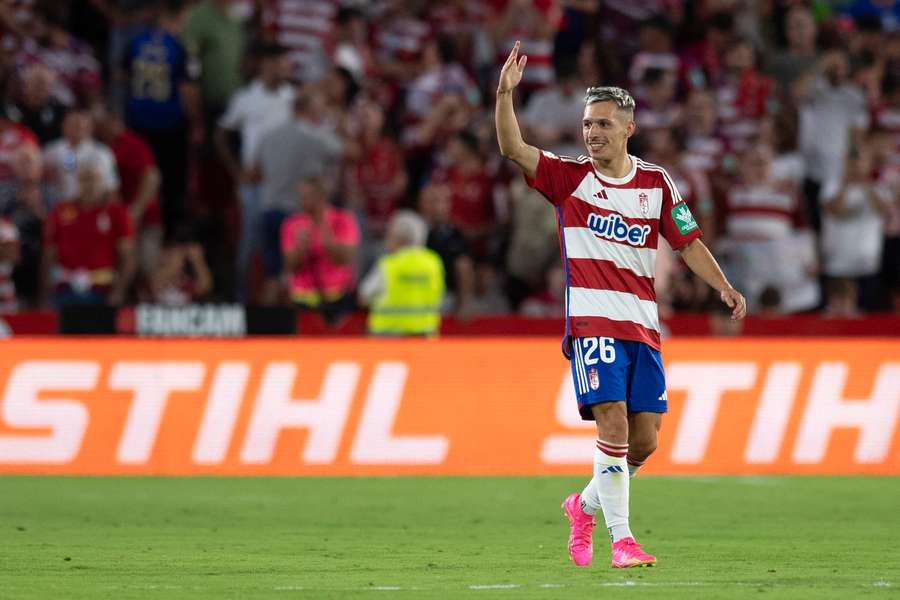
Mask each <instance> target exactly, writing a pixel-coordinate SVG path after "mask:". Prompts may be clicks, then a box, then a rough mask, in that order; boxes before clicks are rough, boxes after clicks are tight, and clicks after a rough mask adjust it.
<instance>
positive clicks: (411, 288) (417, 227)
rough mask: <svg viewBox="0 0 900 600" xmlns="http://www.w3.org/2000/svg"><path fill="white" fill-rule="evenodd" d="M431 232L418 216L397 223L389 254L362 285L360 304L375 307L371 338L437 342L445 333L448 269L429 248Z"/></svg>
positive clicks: (403, 213) (404, 215)
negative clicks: (442, 328) (433, 339)
mask: <svg viewBox="0 0 900 600" xmlns="http://www.w3.org/2000/svg"><path fill="white" fill-rule="evenodd" d="M427 231H428V228H427V225H426V224H425V222H424V221H423V220H422V218H421V217H420V216H419V215H417V214H416V213H414V212H412V211H408V210H400V211H397V212H396V213H395V214H394V216H393V217H391V221H390V223H389V224H388V229H387V235H386V236H385V250H386V254H385V255H384V256H382V257H381V258H380V259H378V262H377V263H376V265H375V266H374V267H373V268H372V270H371V271H369V273H368V274H367V275H366V277H365V278H364V279H363V281H362V283H360V285H359V303H360V304H362V305H368V306H369V307H370V308H369V320H368V330H369V333H371V334H373V335H392V336H404V335H426V336H433V335H436V334H437V333H438V331H439V330H440V326H441V301H442V298H443V295H444V266H443V263H442V262H441V258H440V256H438V255H437V253H435V252H434V251H433V250H431V249H429V248H426V247H424V246H425V238H426V235H427Z"/></svg>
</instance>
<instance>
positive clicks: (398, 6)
mask: <svg viewBox="0 0 900 600" xmlns="http://www.w3.org/2000/svg"><path fill="white" fill-rule="evenodd" d="M374 10H375V15H374V19H373V21H372V37H373V38H374V39H373V42H374V53H375V65H376V69H377V72H378V74H379V75H380V76H381V78H382V79H383V82H384V87H385V88H386V89H384V90H383V92H384V94H385V96H386V98H387V100H388V102H389V103H390V104H393V101H394V100H395V99H396V96H397V95H398V94H399V92H400V89H401V88H403V87H405V86H406V84H407V83H408V82H409V81H412V80H413V79H414V78H415V76H416V75H417V72H418V70H419V59H420V57H422V55H423V50H424V48H425V43H426V41H427V40H428V39H429V38H430V37H431V34H432V31H431V27H430V26H429V25H428V23H427V22H426V21H425V20H424V19H422V18H421V17H420V15H419V14H417V13H416V12H415V11H413V10H412V7H411V6H409V5H408V3H407V2H405V1H404V0H386V1H385V2H382V3H380V4H377V5H375V8H374Z"/></svg>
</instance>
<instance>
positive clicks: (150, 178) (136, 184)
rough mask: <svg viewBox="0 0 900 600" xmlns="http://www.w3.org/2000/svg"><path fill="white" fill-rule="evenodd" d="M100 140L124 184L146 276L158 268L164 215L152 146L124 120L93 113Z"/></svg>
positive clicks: (123, 195)
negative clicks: (109, 150)
mask: <svg viewBox="0 0 900 600" xmlns="http://www.w3.org/2000/svg"><path fill="white" fill-rule="evenodd" d="M94 118H95V119H96V121H97V133H98V137H99V138H100V139H101V140H102V141H103V142H104V143H106V144H108V145H109V147H110V149H111V150H112V153H113V156H115V158H116V169H117V171H118V174H119V179H120V181H121V185H120V187H119V199H120V200H121V201H122V202H123V203H125V206H127V207H128V213H129V216H130V217H131V223H132V224H133V225H134V227H135V229H136V230H137V240H136V242H137V243H136V246H137V256H138V264H139V265H140V267H141V272H142V274H143V275H149V274H150V273H152V272H153V271H154V269H155V268H156V264H157V261H158V259H159V252H160V248H161V245H162V238H163V229H162V213H161V211H160V207H159V190H160V173H159V169H158V168H157V167H156V160H155V159H154V158H153V151H152V150H151V149H150V146H148V145H147V143H146V142H144V140H143V139H141V137H140V136H138V135H137V134H136V133H135V132H134V131H131V130H130V129H128V128H127V127H125V123H124V121H122V118H121V117H120V116H118V115H116V114H114V113H112V112H109V111H106V110H102V109H98V110H95V111H94Z"/></svg>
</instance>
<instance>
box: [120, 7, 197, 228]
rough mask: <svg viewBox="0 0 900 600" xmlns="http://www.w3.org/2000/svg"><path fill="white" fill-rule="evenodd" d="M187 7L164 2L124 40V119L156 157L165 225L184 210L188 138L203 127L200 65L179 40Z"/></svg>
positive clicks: (173, 221) (174, 223) (195, 137)
mask: <svg viewBox="0 0 900 600" xmlns="http://www.w3.org/2000/svg"><path fill="white" fill-rule="evenodd" d="M186 10H187V9H186V8H185V5H184V3H183V2H180V1H179V0H165V1H164V2H163V3H162V7H161V9H160V11H159V15H158V17H157V19H156V21H155V22H154V23H152V24H151V25H149V26H147V27H146V28H145V29H143V30H141V31H139V32H138V33H137V34H136V35H135V37H133V38H132V39H131V41H130V42H129V44H128V46H127V47H126V49H125V54H124V65H123V66H124V69H125V74H124V77H125V78H126V79H127V81H128V86H127V90H128V91H127V95H126V98H125V122H126V123H127V124H128V127H129V128H131V129H133V130H134V131H135V132H136V133H137V134H138V135H139V136H140V137H142V138H143V139H144V140H145V141H146V142H147V144H149V145H150V148H152V150H153V155H154V156H155V157H156V164H157V165H159V171H160V173H161V176H162V180H161V181H162V187H161V190H160V196H161V198H160V199H161V201H162V212H163V220H164V222H165V225H166V227H170V228H171V227H174V226H175V225H176V223H177V222H178V221H179V219H180V218H181V217H183V216H184V213H185V207H186V202H185V194H186V192H187V178H188V141H189V136H190V137H193V138H194V141H199V138H200V137H201V135H202V128H203V123H202V121H201V116H200V106H199V97H198V91H197V86H196V84H195V80H196V79H197V77H198V76H199V66H198V65H197V63H196V61H194V60H193V59H191V58H190V57H189V56H188V53H187V51H186V50H185V48H184V46H183V45H182V43H181V41H180V40H179V35H181V31H182V30H183V28H184V21H185V18H186V14H187V13H186Z"/></svg>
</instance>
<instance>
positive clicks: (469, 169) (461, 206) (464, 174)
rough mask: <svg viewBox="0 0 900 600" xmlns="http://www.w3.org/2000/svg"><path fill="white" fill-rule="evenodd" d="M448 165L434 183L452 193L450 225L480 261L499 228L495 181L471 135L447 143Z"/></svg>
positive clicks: (440, 171)
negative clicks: (458, 229)
mask: <svg viewBox="0 0 900 600" xmlns="http://www.w3.org/2000/svg"><path fill="white" fill-rule="evenodd" d="M444 158H445V161H446V163H445V164H444V165H443V166H442V167H441V168H439V169H436V170H435V172H434V174H433V177H432V181H433V182H435V183H441V184H444V185H446V186H447V188H448V190H449V191H450V221H451V222H452V223H453V224H454V225H456V226H457V227H459V228H460V230H461V231H462V232H463V235H465V236H466V239H467V240H468V242H469V243H470V244H471V245H472V249H473V251H474V252H475V254H476V255H477V256H479V257H485V256H487V254H488V250H489V249H488V242H489V239H488V238H489V234H490V232H491V231H493V230H494V229H495V227H496V221H495V219H494V215H495V211H494V200H493V181H492V180H491V176H490V174H489V173H488V171H487V169H486V167H485V161H484V157H483V156H482V155H481V152H480V150H479V144H478V139H477V138H476V137H475V136H474V135H473V134H472V133H471V132H468V131H462V132H459V133H457V134H456V135H454V136H453V137H452V138H450V139H449V140H448V142H447V147H446V152H445V157H444Z"/></svg>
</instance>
